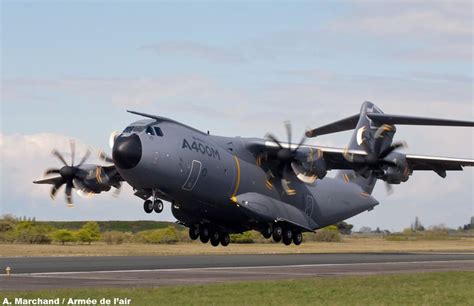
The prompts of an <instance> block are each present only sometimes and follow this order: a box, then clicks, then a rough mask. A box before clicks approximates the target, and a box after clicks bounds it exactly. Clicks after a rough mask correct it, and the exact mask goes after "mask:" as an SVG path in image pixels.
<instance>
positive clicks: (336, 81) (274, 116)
mask: <svg viewBox="0 0 474 306" xmlns="http://www.w3.org/2000/svg"><path fill="white" fill-rule="evenodd" d="M0 3H1V63H0V66H1V76H0V77H1V109H0V112H1V134H0V149H1V154H2V158H1V177H0V183H1V204H0V214H7V213H10V214H14V215H18V216H23V215H26V216H29V217H36V219H39V220H138V219H143V220H144V219H151V220H170V221H172V220H174V219H173V217H172V214H171V211H170V208H169V205H166V207H165V211H164V212H163V213H162V214H160V215H157V214H151V215H147V214H145V213H144V212H143V209H142V200H140V199H139V198H137V197H134V196H133V195H132V191H131V188H130V187H128V186H127V187H128V188H123V190H122V192H121V194H120V195H119V196H118V197H116V198H115V197H113V196H112V195H111V194H100V195H96V196H94V197H92V198H90V199H83V198H80V197H79V196H77V195H75V202H76V205H75V208H67V207H66V204H65V201H64V199H63V197H62V196H58V197H57V198H56V200H55V201H52V200H51V199H50V198H49V189H50V188H49V187H47V186H44V185H40V186H38V185H34V184H32V183H31V182H32V181H33V180H34V179H38V178H41V177H42V173H43V171H44V169H46V168H50V167H57V166H59V165H60V164H59V161H58V160H56V159H54V158H53V157H52V156H51V154H50V153H51V150H52V149H53V148H56V149H58V150H60V151H62V152H64V155H65V156H68V152H69V139H75V140H76V142H77V146H78V150H79V151H80V152H85V150H86V149H87V148H90V149H92V150H94V151H97V150H98V149H104V150H105V151H108V152H109V153H110V149H109V148H108V138H109V135H110V133H111V132H112V131H116V130H122V129H123V128H124V127H125V126H127V125H128V124H129V123H130V122H133V121H135V120H137V118H136V117H135V116H133V115H131V114H129V113H126V110H127V109H132V110H137V111H142V112H148V113H153V114H158V115H161V116H166V117H170V118H173V119H175V120H178V121H181V122H183V123H185V124H187V125H190V126H194V127H196V128H198V129H201V130H204V131H206V130H210V131H211V133H212V134H216V135H225V136H243V137H245V136H248V137H263V136H264V135H265V133H266V132H268V131H271V132H273V133H275V134H277V135H278V136H280V138H284V137H285V134H284V128H283V122H284V121H285V120H290V121H291V122H292V124H293V133H294V134H296V135H297V134H298V133H300V134H303V132H304V131H305V129H306V128H308V127H317V126H319V125H323V124H327V123H329V122H332V121H335V120H339V119H341V118H345V117H347V116H350V115H353V114H355V113H358V112H359V109H360V105H361V104H362V102H363V101H372V102H374V103H375V104H376V105H378V106H379V107H380V108H381V109H382V110H384V111H385V112H386V113H393V114H408V115H417V116H427V117H443V118H457V119H462V120H471V121H472V120H474V103H473V92H472V90H473V89H472V85H473V49H472V48H473V41H472V39H473V3H472V1H469V0H467V1H416V0H415V1H384V2H383V3H382V2H377V1H311V2H302V1H298V2H294V1H292V2H290V1H241V2H231V1H224V2H222V1H219V2H203V1H192V2H187V1H180V2H158V1H141V2H137V1H130V2H126V1H120V2H119V1H67V2H66V1H64V2H61V1H32V2H27V1H6V0H2V1H0ZM397 129H398V131H397V135H396V136H395V138H396V140H405V141H406V142H407V143H408V148H407V149H406V152H409V153H414V154H426V155H440V156H451V157H463V158H474V146H473V139H474V137H473V135H474V134H473V130H472V129H469V128H452V127H420V126H417V127H409V126H399V127H398V128H397ZM350 136H351V133H350V132H343V133H339V134H333V135H326V136H322V137H320V138H316V139H311V140H309V141H308V144H315V145H330V146H339V147H345V146H346V145H347V143H348V142H349V139H350ZM79 154H81V153H79ZM89 162H97V159H96V158H95V157H93V158H91V159H90V160H89ZM473 182H474V171H473V170H472V169H466V171H463V172H451V173H448V177H447V178H446V179H444V180H443V179H442V178H440V177H439V176H437V175H436V174H435V173H432V172H427V173H415V174H414V175H413V176H412V177H411V178H410V180H409V181H408V182H407V183H405V184H402V185H396V186H394V189H395V192H394V193H393V194H392V195H390V196H388V195H387V194H386V193H385V189H384V186H383V184H377V186H376V189H375V192H374V196H375V197H376V198H377V199H378V200H379V201H380V203H381V204H380V205H379V206H378V207H376V208H375V209H374V210H373V211H371V212H366V213H363V214H361V215H359V216H356V217H354V218H351V219H349V222H350V223H352V224H354V225H355V227H356V229H357V228H360V227H361V226H370V227H372V228H376V227H380V228H382V229H389V230H400V229H403V228H405V227H408V226H409V225H410V223H412V222H413V221H414V219H415V217H416V216H418V217H419V218H420V220H421V222H422V223H423V224H424V225H425V226H430V225H439V224H444V225H447V226H451V227H455V228H457V227H458V226H461V225H463V224H466V223H468V222H469V219H470V216H472V215H474V184H473Z"/></svg>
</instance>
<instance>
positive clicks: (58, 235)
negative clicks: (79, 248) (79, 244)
mask: <svg viewBox="0 0 474 306" xmlns="http://www.w3.org/2000/svg"><path fill="white" fill-rule="evenodd" d="M52 237H53V240H54V241H57V242H61V243H62V244H63V245H64V243H65V242H73V241H76V237H75V236H74V233H73V232H72V231H70V230H67V229H60V230H57V231H55V232H53V234H52Z"/></svg>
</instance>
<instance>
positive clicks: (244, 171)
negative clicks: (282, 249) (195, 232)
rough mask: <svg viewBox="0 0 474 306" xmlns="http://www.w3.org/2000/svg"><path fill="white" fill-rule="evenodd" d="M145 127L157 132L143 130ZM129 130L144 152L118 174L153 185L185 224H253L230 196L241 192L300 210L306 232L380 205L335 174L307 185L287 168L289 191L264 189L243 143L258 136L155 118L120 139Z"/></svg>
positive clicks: (137, 184) (137, 185)
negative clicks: (201, 128)
mask: <svg viewBox="0 0 474 306" xmlns="http://www.w3.org/2000/svg"><path fill="white" fill-rule="evenodd" d="M140 126H141V127H142V128H138V129H134V128H133V127H140ZM146 127H150V128H154V127H159V129H161V130H160V132H157V131H156V130H155V129H153V130H152V131H151V132H150V133H147V128H146ZM127 130H128V131H129V132H127ZM134 130H137V131H138V132H137V131H134ZM148 130H149V129H148ZM132 135H136V136H138V137H139V140H140V141H139V142H140V146H141V156H140V157H139V158H138V159H139V160H138V162H137V163H136V165H131V166H128V167H120V163H119V162H116V165H118V167H117V170H118V171H119V173H120V175H121V177H122V178H123V179H124V180H126V181H127V182H128V183H129V184H130V185H131V186H132V187H133V188H134V189H136V190H138V191H140V190H142V191H151V190H155V191H156V192H157V193H158V195H159V197H161V198H163V199H165V200H168V201H171V202H172V203H173V205H172V212H173V215H174V216H175V217H176V218H177V219H178V220H179V221H181V222H182V223H184V224H199V223H203V222H209V223H212V224H215V225H217V226H220V227H222V228H225V229H226V230H227V231H228V232H230V233H231V232H242V231H246V230H249V229H258V228H259V226H261V224H259V220H255V219H254V218H252V217H249V215H248V214H246V213H245V212H243V211H242V209H240V207H239V205H238V204H237V203H236V202H235V201H233V199H235V197H236V196H238V195H240V194H246V193H258V194H260V195H262V196H263V197H268V198H270V199H275V200H277V201H281V202H284V203H285V204H287V205H290V206H293V207H295V208H297V209H299V210H300V211H302V212H304V214H306V215H307V216H309V217H310V219H311V220H312V221H313V223H312V226H311V228H310V230H315V229H318V228H321V227H324V226H327V225H330V224H334V223H336V222H339V221H342V220H344V219H347V218H349V217H352V216H354V215H356V214H359V213H361V212H363V211H366V210H371V209H372V208H373V207H374V206H375V205H377V204H378V202H377V201H376V200H375V199H374V198H373V197H372V196H371V195H369V194H366V193H364V192H363V191H362V189H361V188H360V186H358V185H356V184H352V183H350V182H345V181H344V180H341V179H335V178H328V177H326V178H324V179H318V180H316V181H315V182H314V183H313V184H306V183H303V182H301V181H299V180H298V179H297V178H296V176H295V175H294V174H293V173H292V172H289V173H288V174H287V175H288V176H291V177H288V180H289V181H291V184H292V186H291V188H293V189H294V190H295V194H294V195H288V194H286V193H285V192H283V191H282V190H281V188H278V185H277V184H274V185H270V186H269V185H268V183H266V181H267V175H266V173H265V171H264V170H263V169H262V168H261V167H259V166H258V165H257V159H256V157H255V155H254V154H252V152H250V151H249V150H248V149H247V147H246V146H245V144H246V143H248V142H249V141H262V142H265V140H263V139H257V138H252V139H251V138H241V137H220V136H213V135H209V134H206V133H203V132H200V131H198V130H195V129H193V128H191V127H188V126H185V125H182V124H179V123H177V122H172V121H162V122H157V121H155V120H140V121H137V122H134V123H132V124H131V125H130V126H129V128H128V129H126V130H125V132H124V133H122V134H121V135H120V136H119V137H118V139H126V138H127V137H131V136H132ZM136 136H133V137H136ZM114 150H115V147H114ZM114 159H115V158H114ZM124 168H128V169H124ZM275 221H276V220H275Z"/></svg>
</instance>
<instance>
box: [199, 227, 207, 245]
mask: <svg viewBox="0 0 474 306" xmlns="http://www.w3.org/2000/svg"><path fill="white" fill-rule="evenodd" d="M199 240H201V242H202V243H207V242H208V241H209V229H208V228H207V227H206V226H204V225H203V226H201V227H200V229H199Z"/></svg>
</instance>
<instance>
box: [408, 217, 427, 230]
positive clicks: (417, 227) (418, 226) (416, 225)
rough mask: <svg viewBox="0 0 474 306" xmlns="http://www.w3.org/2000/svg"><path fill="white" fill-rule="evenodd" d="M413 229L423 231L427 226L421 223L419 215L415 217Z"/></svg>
mask: <svg viewBox="0 0 474 306" xmlns="http://www.w3.org/2000/svg"><path fill="white" fill-rule="evenodd" d="M411 229H412V230H414V231H419V232H421V231H424V230H425V227H424V226H423V224H421V222H420V219H418V217H415V222H413V224H412V225H411Z"/></svg>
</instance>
